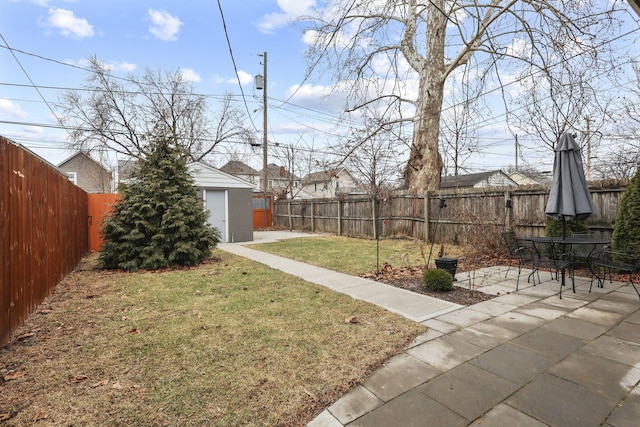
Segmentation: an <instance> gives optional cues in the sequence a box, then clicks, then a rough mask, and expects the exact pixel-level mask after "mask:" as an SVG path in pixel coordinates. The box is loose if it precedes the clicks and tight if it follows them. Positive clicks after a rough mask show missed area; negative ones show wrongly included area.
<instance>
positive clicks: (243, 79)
mask: <svg viewBox="0 0 640 427" xmlns="http://www.w3.org/2000/svg"><path fill="white" fill-rule="evenodd" d="M238 80H240V84H241V85H243V86H244V85H247V84H250V83H251V84H253V75H252V74H249V73H247V72H246V71H242V70H240V71H238V77H229V78H228V77H222V76H219V75H215V76H214V77H213V78H212V79H211V81H212V82H213V83H214V84H230V85H237V84H238Z"/></svg>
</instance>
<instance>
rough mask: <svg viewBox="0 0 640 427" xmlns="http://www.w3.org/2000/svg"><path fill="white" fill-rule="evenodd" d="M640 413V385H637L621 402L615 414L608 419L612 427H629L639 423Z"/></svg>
mask: <svg viewBox="0 0 640 427" xmlns="http://www.w3.org/2000/svg"><path fill="white" fill-rule="evenodd" d="M638 414H640V387H636V388H635V389H634V391H632V392H631V393H630V394H629V396H627V398H626V399H625V400H624V401H623V402H621V403H620V405H619V406H618V407H617V408H616V409H615V411H614V412H613V414H611V416H610V417H609V418H608V419H607V424H608V425H610V426H612V427H628V426H635V425H637V424H638Z"/></svg>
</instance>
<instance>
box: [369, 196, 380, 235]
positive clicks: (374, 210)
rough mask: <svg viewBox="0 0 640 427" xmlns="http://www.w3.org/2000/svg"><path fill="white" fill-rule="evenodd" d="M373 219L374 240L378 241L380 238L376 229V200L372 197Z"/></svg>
mask: <svg viewBox="0 0 640 427" xmlns="http://www.w3.org/2000/svg"><path fill="white" fill-rule="evenodd" d="M371 218H373V238H374V239H377V238H378V230H377V228H378V227H376V225H377V224H376V198H375V197H372V198H371Z"/></svg>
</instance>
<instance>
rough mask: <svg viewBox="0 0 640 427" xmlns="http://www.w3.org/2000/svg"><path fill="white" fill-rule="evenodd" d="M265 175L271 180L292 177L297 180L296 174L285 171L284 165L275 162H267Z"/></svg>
mask: <svg viewBox="0 0 640 427" xmlns="http://www.w3.org/2000/svg"><path fill="white" fill-rule="evenodd" d="M267 177H268V178H269V179H271V180H289V177H292V178H293V179H294V180H299V179H300V178H298V177H297V176H295V175H294V174H291V173H289V172H287V170H286V169H285V168H284V166H278V165H276V164H275V163H269V165H268V166H267Z"/></svg>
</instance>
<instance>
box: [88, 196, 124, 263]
mask: <svg viewBox="0 0 640 427" xmlns="http://www.w3.org/2000/svg"><path fill="white" fill-rule="evenodd" d="M87 196H88V204H89V209H88V215H89V250H90V251H95V252H98V251H100V249H101V248H102V236H101V234H100V231H101V229H102V222H103V221H104V218H105V217H106V216H107V215H110V214H111V210H112V209H113V206H114V205H115V204H116V202H117V201H118V194H115V193H90V194H88V195H87Z"/></svg>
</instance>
